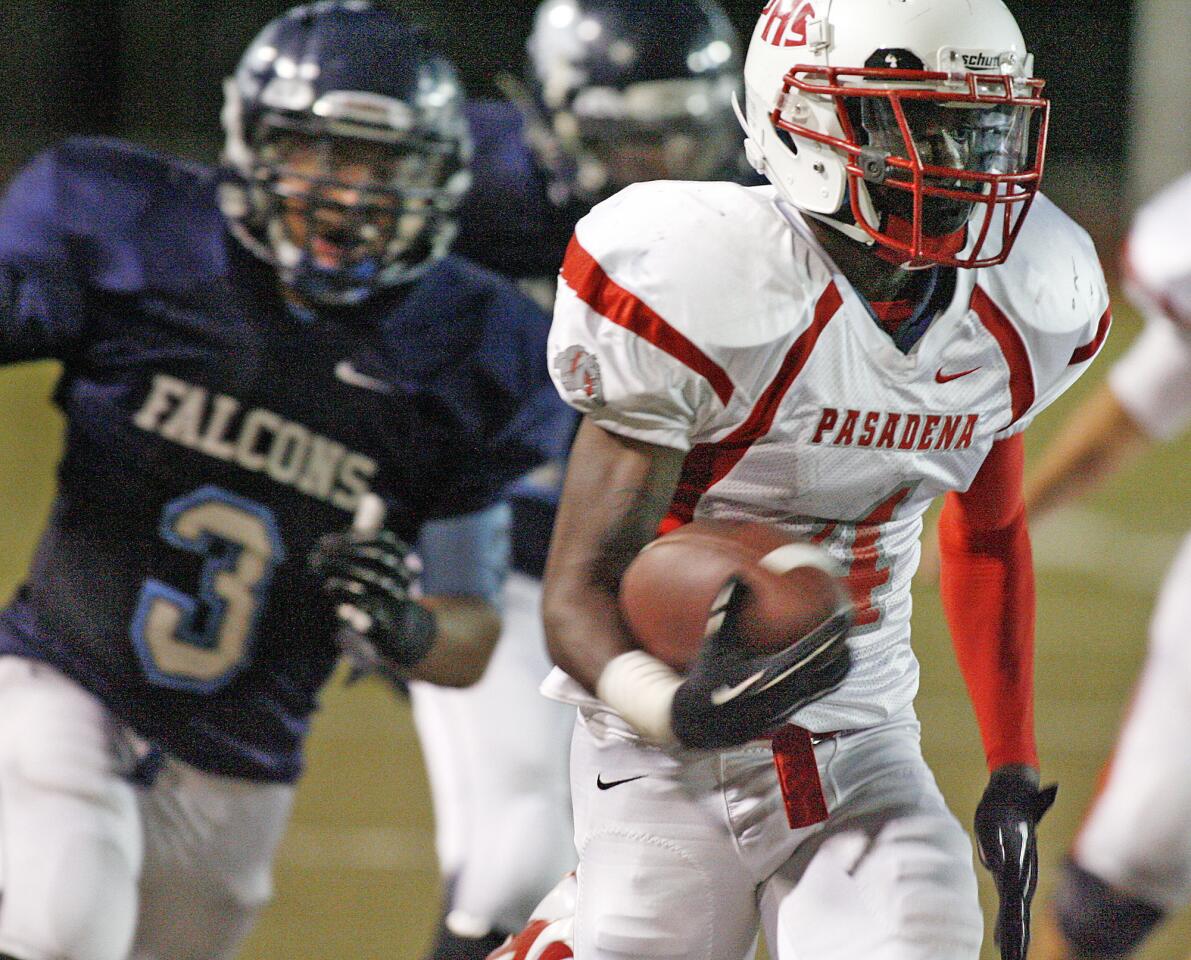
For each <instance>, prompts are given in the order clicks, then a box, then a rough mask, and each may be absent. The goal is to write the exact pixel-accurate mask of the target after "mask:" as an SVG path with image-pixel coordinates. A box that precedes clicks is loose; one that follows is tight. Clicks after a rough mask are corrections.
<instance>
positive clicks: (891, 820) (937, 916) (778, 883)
mask: <svg viewBox="0 0 1191 960" xmlns="http://www.w3.org/2000/svg"><path fill="white" fill-rule="evenodd" d="M580 713H581V720H580V722H579V723H578V724H577V725H576V729H575V740H574V744H573V746H572V791H573V793H574V796H575V837H576V842H577V844H578V846H579V897H578V909H577V912H576V921H575V956H576V957H578V958H581V960H649V958H654V957H665V958H668V960H670V958H672V960H741V958H745V957H748V956H749V953H750V951H751V949H752V946H753V942H754V940H755V938H756V935H757V930H758V926H759V925H760V926H761V927H762V928H763V929H764V932H765V937H766V942H767V944H768V946H769V955H770V956H771V957H772V958H774V960H975V958H976V957H977V955H978V954H979V951H980V940H981V930H982V917H981V913H980V907H979V903H978V901H977V894H976V875H975V872H974V871H973V869H972V849H971V845H970V843H969V841H968V838H967V835H966V833H965V832H964V830H963V828H962V827H961V826H960V825H959V823H958V821H957V820H956V819H955V817H954V816H952V814H951V813H950V811H948V809H947V807H946V805H945V804H944V802H943V798H942V796H941V795H940V793H939V789H938V787H937V786H936V785H935V780H934V777H933V775H932V774H931V772H930V770H929V769H928V768H927V766H926V762H925V761H924V760H923V758H922V752H921V748H920V745H919V726H918V721H917V720H916V719H915V717H914V715H913V712H912V710H910V709H908V708H907V710H905V711H904V712H903V714H902V715H901V716H899V717H898V718H897V719H895V720H893V721H890V722H887V723H885V724H882V725H881V726H878V727H873V728H871V729H868V730H863V731H858V732H854V733H850V734H846V735H841V736H837V737H834V738H830V739H826V740H823V741H821V742H820V743H818V744H817V745H816V746H815V748H814V750H815V759H816V762H817V765H818V768H819V774H820V777H821V779H822V782H823V791H824V796H825V799H826V801H827V807H828V811H829V815H828V819H827V820H826V821H825V822H823V823H820V824H816V825H814V826H812V827H807V828H803V829H799V830H791V829H790V827H789V825H788V823H787V819H786V813H785V809H784V806H783V802H782V798H781V794H780V790H779V787H778V782H777V777H776V775H775V773H774V766H773V755H772V751H771V748H770V746H769V745H768V744H767V743H752V744H747V745H745V746H744V747H740V748H737V749H732V750H723V751H675V752H667V751H662V750H658V749H655V748H652V747H649V746H647V745H645V744H643V743H642V741H640V740H639V739H637V738H636V736H635V735H633V734H632V733H631V732H630V731H629V730H628V728H627V727H626V726H625V725H624V724H623V722H622V721H620V720H619V718H615V717H612V716H610V715H609V714H607V713H589V712H588V711H586V710H581V711H580ZM597 778H598V782H599V783H601V784H602V785H603V787H602V789H601V788H599V787H597Z"/></svg>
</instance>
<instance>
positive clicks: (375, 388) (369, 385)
mask: <svg viewBox="0 0 1191 960" xmlns="http://www.w3.org/2000/svg"><path fill="white" fill-rule="evenodd" d="M335 379H336V380H339V381H341V382H343V383H346V384H348V385H349V386H352V387H359V388H360V389H362V390H371V391H372V392H373V393H392V392H393V385H392V384H391V383H389V382H388V381H387V380H381V379H380V378H378V377H370V376H368V374H366V373H360V371H359V370H357V369H356V368H355V366H354V365H353V364H352V362H351V361H350V360H340V361H339V362H338V363H337V364H335Z"/></svg>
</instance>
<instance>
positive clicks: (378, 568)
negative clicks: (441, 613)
mask: <svg viewBox="0 0 1191 960" xmlns="http://www.w3.org/2000/svg"><path fill="white" fill-rule="evenodd" d="M309 564H310V569H311V571H312V572H313V573H314V574H315V575H316V576H318V577H320V578H321V579H322V590H323V593H324V594H325V595H326V597H327V599H328V600H329V601H330V603H331V607H332V609H333V610H335V611H336V612H337V614H338V615H339V617H340V618H341V619H342V620H343V628H341V629H340V630H339V632H338V634H337V635H336V639H337V640H338V642H339V644H340V646H341V647H342V648H344V652H345V653H346V654H348V656H349V657H350V658H351V660H352V663H353V666H354V667H355V668H356V669H357V670H365V671H367V670H379V671H381V672H382V673H387V672H391V671H392V668H393V667H397V668H400V669H402V670H407V669H409V668H411V667H413V666H415V665H416V664H417V663H418V662H419V661H421V660H422V659H423V658H424V657H425V656H426V654H427V653H428V652H429V651H430V648H431V646H432V645H433V643H434V633H435V622H434V614H433V613H431V612H430V611H429V610H427V609H426V608H425V607H423V606H422V605H421V604H420V603H418V602H417V601H416V600H413V599H411V597H410V587H411V586H412V584H413V580H414V576H415V573H416V570H415V567H414V564H413V559H412V557H411V556H410V548H409V547H408V546H407V545H406V544H405V543H403V542H402V541H401V540H399V539H398V538H397V536H396V535H395V534H394V533H393V532H392V531H391V530H378V531H376V532H370V533H361V532H359V531H356V530H343V531H340V532H337V533H329V534H327V535H326V536H324V537H322V538H321V539H320V540H319V541H318V544H317V545H316V546H315V548H314V550H312V551H311V553H310V558H309Z"/></svg>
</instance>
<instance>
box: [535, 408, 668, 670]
mask: <svg viewBox="0 0 1191 960" xmlns="http://www.w3.org/2000/svg"><path fill="white" fill-rule="evenodd" d="M570 460H571V466H570V468H569V470H568V473H567V480H566V484H565V485H564V488H563V498H562V504H561V506H560V508H559V514H558V519H557V521H556V522H555V527H554V538H553V541H552V543H551V549H550V558H549V561H548V562H547V566H546V576H545V601H544V613H545V625H546V636H547V641H548V643H549V647H550V653H551V656H552V657H553V658H554V661H555V662H556V663H557V664H558V665H559V666H561V667H562V668H563V669H564V670H566V672H567V673H568V674H570V675H571V676H572V677H574V678H575V679H576V680H578V681H579V682H580V683H582V684H583V685H584V686H586V687H587V688H588V689H589V690H591V691H593V692H594V691H595V686H596V682H597V681H598V679H599V677H600V674H601V672H602V671H603V669H604V667H605V666H606V665H607V663H608V662H609V661H610V660H612V659H613V658H614V657H616V656H618V655H619V654H621V653H625V652H626V651H628V650H631V649H633V648H634V647H635V646H636V644H635V643H634V642H633V640H632V638H631V636H630V634H629V632H628V630H627V628H626V627H625V625H624V622H623V620H622V619H621V616H620V609H619V606H618V604H617V593H618V591H619V588H620V578H621V576H622V575H623V574H624V571H625V568H627V567H628V565H629V563H631V562H632V559H633V557H635V556H636V555H637V553H638V552H639V551H640V549H641V548H642V547H643V546H645V544H647V543H649V542H650V541H651V540H653V539H654V538H655V537H656V536H657V530H658V525H659V524H660V523H661V520H662V518H663V517H664V516H665V514H666V510H667V509H668V507H669V504H670V500H671V498H672V496H673V492H674V487H675V485H676V483H677V479H678V473H679V471H680V469H681V466H682V460H683V455H682V454H681V453H680V452H678V451H674V450H665V449H662V448H658V447H651V446H649V445H646V444H641V443H638V442H636V441H631V440H625V439H623V438H620V437H616V436H614V435H612V434H609V433H607V432H605V431H603V430H601V429H600V428H599V427H595V426H592V425H590V424H584V426H583V428H582V429H581V430H580V433H579V436H578V438H577V439H576V442H575V447H574V449H573V450H572V453H571V458H570Z"/></svg>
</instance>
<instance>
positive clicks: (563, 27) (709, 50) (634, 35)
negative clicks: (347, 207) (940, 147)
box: [412, 0, 743, 960]
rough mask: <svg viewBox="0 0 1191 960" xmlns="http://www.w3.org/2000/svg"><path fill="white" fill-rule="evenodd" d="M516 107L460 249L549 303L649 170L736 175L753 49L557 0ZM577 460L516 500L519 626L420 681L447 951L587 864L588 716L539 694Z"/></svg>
mask: <svg viewBox="0 0 1191 960" xmlns="http://www.w3.org/2000/svg"><path fill="white" fill-rule="evenodd" d="M527 48H528V54H529V55H528V62H527V71H526V77H525V81H524V82H521V81H514V80H511V79H510V78H504V86H505V87H506V88H507V89H508V91H509V93H510V99H509V100H508V101H499V102H498V101H486V102H472V103H470V104H469V105H468V118H469V120H470V121H471V129H472V134H473V137H474V140H475V144H476V153H475V159H474V161H473V172H474V177H475V179H474V184H473V188H472V191H471V192H470V193H469V195H468V197H467V199H466V201H465V202H464V206H463V208H462V211H461V216H460V236H459V238H458V240H457V241H456V245H455V248H454V249H456V250H457V251H464V252H466V254H467V255H468V256H469V257H472V258H473V259H476V260H478V261H480V262H481V263H484V264H485V265H487V266H489V267H492V268H493V269H495V270H498V271H500V272H501V273H504V274H505V275H507V276H510V277H514V278H516V279H517V280H518V282H519V283H520V284H521V285H522V287H523V289H525V290H526V291H527V292H530V293H531V294H532V295H533V296H534V297H535V299H538V300H539V302H541V303H543V304H547V305H548V304H549V303H550V302H551V301H552V299H553V295H554V287H555V284H556V282H557V274H558V268H559V265H560V264H561V263H562V259H563V255H564V253H565V252H566V247H567V243H568V242H569V241H570V238H571V234H572V233H573V231H574V226H575V222H576V220H578V219H579V217H581V216H583V214H585V213H586V212H587V211H588V210H589V209H590V208H591V207H592V206H593V205H594V204H595V203H597V202H598V201H600V200H602V199H604V198H605V197H607V196H610V195H611V194H613V193H615V192H616V191H618V190H620V189H621V188H622V187H624V186H627V185H628V184H629V183H632V182H635V181H638V180H656V179H671V178H678V179H684V180H689V179H738V178H739V177H741V175H742V167H741V161H742V150H741V142H742V138H743V135H742V133H741V131H740V128H739V126H738V125H737V122H736V119H735V117H734V115H733V112H732V103H731V98H732V92H733V91H734V90H735V89H736V87H737V85H738V82H739V79H738V78H739V71H740V53H741V45H740V41H739V38H738V37H737V35H736V32H735V30H734V29H733V27H732V25H731V23H730V21H729V19H728V17H727V15H726V14H725V13H724V11H723V10H722V9H721V8H720V7H719V6H718V5H717V4H715V3H714V2H709V0H546V2H544V3H542V4H541V6H539V8H538V10H537V14H536V17H535V20H534V27H533V30H532V33H531V35H530V37H529V41H528V44H527ZM561 476H562V470H561V467H560V465H559V464H553V465H551V466H548V467H546V468H544V469H541V470H538V471H535V473H534V474H532V475H531V476H529V477H527V478H526V479H525V480H524V481H523V482H521V483H519V484H517V486H516V487H514V488H513V490H512V491H511V494H510V503H511V506H512V512H513V522H512V540H513V553H512V571H511V573H510V576H509V579H508V582H507V585H506V589H505V594H504V600H505V603H504V630H503V635H502V638H501V641H500V643H499V644H498V646H497V651H496V654H495V655H494V657H493V660H492V664H491V666H490V667H489V669H488V671H487V673H486V674H485V675H484V679H483V680H482V681H481V682H480V683H479V684H477V685H476V686H474V687H472V688H469V689H468V690H466V691H449V690H442V689H440V688H434V687H427V686H425V685H421V684H414V685H413V690H412V693H413V705H414V717H415V720H416V721H417V726H418V732H419V736H420V739H421V742H422V746H423V753H424V755H425V756H426V757H427V768H428V770H429V773H430V781H431V786H432V794H433V797H434V807H435V815H436V822H437V842H438V852H439V859H440V865H441V868H442V871H443V873H444V876H445V878H446V881H447V884H446V886H447V898H446V899H447V903H446V908H445V910H444V915H443V924H442V927H441V929H440V933H439V937H438V942H437V943H436V945H435V947H434V950H433V952H432V953H431V954H430V956H431V957H433V958H434V960H471V958H482V957H484V956H485V955H486V953H487V951H488V950H490V949H492V948H493V947H495V946H497V945H499V944H500V942H501V940H502V939H503V937H504V934H505V933H508V932H511V931H513V930H518V929H520V928H521V927H522V926H523V925H524V923H525V921H526V919H527V917H528V916H529V914H530V911H531V910H532V908H533V907H534V905H535V904H536V903H537V902H538V901H539V900H540V899H541V898H542V896H543V895H544V894H545V893H546V892H547V891H548V890H550V889H551V888H552V887H553V886H554V885H555V883H556V882H557V880H558V878H559V876H561V875H562V874H563V873H564V872H565V870H567V869H569V868H570V867H571V866H573V863H574V857H575V854H574V843H573V836H572V835H573V828H572V823H571V816H570V807H569V795H570V791H569V774H568V769H567V762H568V754H569V745H570V739H571V731H572V727H573V722H574V711H573V709H572V708H570V707H568V706H564V705H562V704H558V703H555V702H553V701H549V700H546V699H545V698H543V697H541V696H540V695H539V694H538V692H537V687H538V685H539V683H540V682H541V681H542V680H543V679H544V678H545V676H546V674H547V673H548V672H549V669H550V662H549V659H548V657H547V654H546V650H545V638H544V636H543V632H542V625H541V617H540V607H541V583H540V577H541V572H542V568H543V565H544V562H545V553H546V547H547V545H548V543H549V539H550V530H551V526H552V524H553V518H554V509H555V507H556V505H557V500H558V494H559V485H560V478H561Z"/></svg>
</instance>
